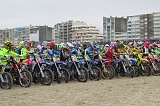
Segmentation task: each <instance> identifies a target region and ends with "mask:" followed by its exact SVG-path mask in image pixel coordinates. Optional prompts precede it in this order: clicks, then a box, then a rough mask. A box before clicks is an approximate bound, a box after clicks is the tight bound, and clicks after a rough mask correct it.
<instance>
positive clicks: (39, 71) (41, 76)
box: [30, 54, 54, 85]
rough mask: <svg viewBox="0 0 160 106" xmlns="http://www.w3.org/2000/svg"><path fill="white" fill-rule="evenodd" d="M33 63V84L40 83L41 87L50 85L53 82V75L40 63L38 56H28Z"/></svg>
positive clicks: (44, 64)
mask: <svg viewBox="0 0 160 106" xmlns="http://www.w3.org/2000/svg"><path fill="white" fill-rule="evenodd" d="M30 56H31V58H32V62H33V67H32V69H33V71H32V76H33V82H34V83H38V82H40V83H41V84H42V85H51V84H52V82H53V80H54V73H53V72H52V71H51V70H50V69H48V68H45V67H46V63H44V62H42V59H41V58H40V56H35V55H34V54H32V55H30Z"/></svg>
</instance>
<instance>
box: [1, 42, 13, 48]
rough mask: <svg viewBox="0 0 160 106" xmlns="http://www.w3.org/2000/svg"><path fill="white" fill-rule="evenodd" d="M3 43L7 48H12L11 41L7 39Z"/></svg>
mask: <svg viewBox="0 0 160 106" xmlns="http://www.w3.org/2000/svg"><path fill="white" fill-rule="evenodd" d="M3 45H4V47H5V48H6V49H10V48H11V41H9V40H6V41H4V43H3Z"/></svg>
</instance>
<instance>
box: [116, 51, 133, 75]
mask: <svg viewBox="0 0 160 106" xmlns="http://www.w3.org/2000/svg"><path fill="white" fill-rule="evenodd" d="M125 54H126V53H121V54H116V58H115V59H114V67H115V74H116V75H118V74H120V75H121V76H124V75H127V76H129V77H131V78H133V77H134V69H133V68H132V66H131V61H130V60H128V59H127V58H126V57H125Z"/></svg>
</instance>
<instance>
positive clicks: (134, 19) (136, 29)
mask: <svg viewBox="0 0 160 106" xmlns="http://www.w3.org/2000/svg"><path fill="white" fill-rule="evenodd" d="M140 29H141V28H140V15H135V16H128V17H127V40H138V39H142V36H141V30H140Z"/></svg>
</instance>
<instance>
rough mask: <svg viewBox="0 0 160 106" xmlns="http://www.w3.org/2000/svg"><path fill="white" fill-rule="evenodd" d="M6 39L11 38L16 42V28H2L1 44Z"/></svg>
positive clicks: (0, 34)
mask: <svg viewBox="0 0 160 106" xmlns="http://www.w3.org/2000/svg"><path fill="white" fill-rule="evenodd" d="M5 40H11V41H12V43H14V29H8V28H6V29H2V30H0V45H1V46H2V45H3V42H4V41H5Z"/></svg>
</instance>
